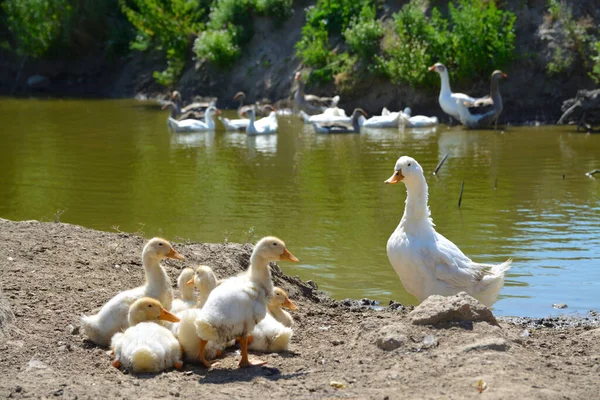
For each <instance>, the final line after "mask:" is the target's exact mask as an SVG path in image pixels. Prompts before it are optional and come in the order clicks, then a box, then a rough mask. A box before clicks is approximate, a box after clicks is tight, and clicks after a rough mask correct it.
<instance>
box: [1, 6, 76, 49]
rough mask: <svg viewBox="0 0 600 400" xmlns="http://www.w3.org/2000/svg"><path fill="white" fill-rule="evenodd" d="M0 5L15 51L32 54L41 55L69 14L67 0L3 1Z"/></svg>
mask: <svg viewBox="0 0 600 400" xmlns="http://www.w3.org/2000/svg"><path fill="white" fill-rule="evenodd" d="M2 8H3V10H4V13H5V14H6V22H7V26H8V29H9V30H10V32H11V33H12V35H13V38H14V41H15V44H16V50H17V51H18V52H19V53H21V54H23V55H29V56H32V57H42V56H45V55H46V54H47V53H48V52H49V50H50V49H51V48H52V46H54V45H55V44H56V42H57V41H58V40H59V38H60V36H61V33H62V24H63V22H64V21H65V20H67V19H68V18H69V16H70V14H71V5H70V4H69V1H68V0H27V1H24V0H5V1H4V2H3V3H2Z"/></svg>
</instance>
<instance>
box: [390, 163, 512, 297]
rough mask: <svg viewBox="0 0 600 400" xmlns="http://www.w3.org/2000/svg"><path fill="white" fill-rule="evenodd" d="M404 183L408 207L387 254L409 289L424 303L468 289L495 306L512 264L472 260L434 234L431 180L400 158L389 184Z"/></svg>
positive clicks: (417, 167)
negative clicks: (481, 262) (427, 179)
mask: <svg viewBox="0 0 600 400" xmlns="http://www.w3.org/2000/svg"><path fill="white" fill-rule="evenodd" d="M400 181H402V182H403V183H404V184H405V185H406V191H407V197H406V207H405V209H404V215H403V216H402V220H401V221H400V224H399V225H398V227H397V228H396V230H395V231H394V233H392V235H391V236H390V238H389V240H388V243H387V254H388V258H389V260H390V263H391V264H392V266H393V267H394V270H396V273H397V274H398V276H399V277H400V280H401V281H402V284H403V285H404V288H405V289H406V291H407V292H409V293H410V294H412V295H413V296H415V297H416V298H417V299H419V301H423V300H425V299H426V298H427V297H429V296H431V295H432V294H438V295H443V296H451V295H454V294H457V293H459V292H463V291H464V292H467V293H468V294H470V295H471V296H473V297H475V298H476V299H478V300H479V301H480V302H482V303H483V304H485V305H486V306H491V305H492V304H493V303H494V302H495V301H496V299H497V297H498V293H499V292H500V289H502V286H503V285H504V275H505V273H506V271H508V269H509V268H510V264H511V260H508V261H506V262H504V263H502V264H498V265H490V264H479V263H476V262H473V261H471V259H470V258H469V257H467V256H466V255H464V254H463V252H462V251H460V249H459V248H458V247H457V246H456V245H455V244H454V243H452V242H451V241H449V240H448V239H446V238H445V237H444V236H442V235H441V234H439V233H437V232H436V231H435V229H434V228H433V226H434V225H433V221H432V220H431V218H430V213H429V207H428V205H427V197H428V189H427V182H426V181H425V177H424V176H423V169H422V168H421V166H420V165H419V163H418V162H417V161H416V160H415V159H413V158H411V157H407V156H403V157H400V158H399V159H398V161H397V162H396V166H395V168H394V174H393V175H392V176H391V177H390V178H389V179H388V180H387V181H385V183H387V184H394V183H398V182H400Z"/></svg>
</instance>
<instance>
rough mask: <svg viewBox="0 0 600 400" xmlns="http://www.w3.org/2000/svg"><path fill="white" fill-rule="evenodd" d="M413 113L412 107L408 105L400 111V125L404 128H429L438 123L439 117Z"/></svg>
mask: <svg viewBox="0 0 600 400" xmlns="http://www.w3.org/2000/svg"><path fill="white" fill-rule="evenodd" d="M411 114H412V110H411V109H410V107H406V108H405V109H404V111H402V112H401V113H400V126H403V127H404V128H427V127H430V126H436V125H437V124H438V118H437V117H427V116H425V115H415V116H411Z"/></svg>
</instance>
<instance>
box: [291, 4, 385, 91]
mask: <svg viewBox="0 0 600 400" xmlns="http://www.w3.org/2000/svg"><path fill="white" fill-rule="evenodd" d="M374 3H375V1H374V0H318V1H317V4H316V5H315V6H313V7H311V8H310V9H309V10H308V11H307V13H306V24H305V25H304V27H302V38H301V39H300V41H299V42H298V43H296V50H297V52H296V54H297V56H298V57H300V58H301V59H302V63H303V64H304V65H305V66H308V67H311V68H312V69H313V70H312V73H311V75H310V77H309V83H327V82H331V81H332V80H333V78H334V75H336V74H337V73H339V72H341V71H349V70H350V69H351V68H352V67H353V65H352V64H353V63H356V57H352V56H350V55H349V54H347V53H345V52H339V53H336V52H334V51H333V50H332V49H331V45H330V38H331V37H336V38H337V37H341V36H342V35H343V32H344V31H346V30H347V29H348V28H349V27H350V24H351V22H352V21H354V20H356V19H357V18H359V15H360V14H361V11H362V10H363V8H367V9H368V8H373V10H374ZM373 12H374V11H373ZM365 14H366V15H370V14H369V11H368V10H367V11H365ZM373 18H374V17H373ZM359 20H360V18H359ZM364 20H365V21H366V20H367V17H366V16H365V17H364ZM350 36H352V33H350ZM353 39H354V37H353Z"/></svg>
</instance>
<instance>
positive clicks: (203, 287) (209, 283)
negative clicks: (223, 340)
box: [174, 265, 223, 361]
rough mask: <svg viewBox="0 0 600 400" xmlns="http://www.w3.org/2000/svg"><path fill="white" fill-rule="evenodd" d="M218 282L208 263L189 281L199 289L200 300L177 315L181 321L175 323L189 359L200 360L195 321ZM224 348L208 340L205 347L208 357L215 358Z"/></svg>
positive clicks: (176, 331) (176, 330) (189, 283)
mask: <svg viewBox="0 0 600 400" xmlns="http://www.w3.org/2000/svg"><path fill="white" fill-rule="evenodd" d="M217 282H218V281H217V277H216V276H215V274H214V272H213V270H212V268H210V267H208V266H206V265H201V266H199V267H198V268H197V269H196V272H195V274H194V276H193V277H192V279H190V280H189V281H188V282H187V285H194V286H195V287H196V288H197V289H198V302H197V304H196V306H195V307H193V308H189V309H187V310H184V311H182V312H181V313H179V314H178V315H177V316H178V317H179V319H180V320H181V321H180V322H179V324H176V325H175V331H174V333H175V335H176V336H177V338H178V339H179V343H180V344H181V347H182V348H183V352H184V354H185V358H186V360H188V361H200V360H199V350H200V338H199V337H198V334H197V332H196V325H195V321H196V319H197V318H199V316H200V314H201V312H202V310H201V308H202V306H203V305H204V303H205V302H206V299H207V298H208V295H210V293H211V292H212V290H213V289H214V288H216V287H217V285H218V283H217ZM222 349H223V346H221V345H218V344H216V343H214V342H208V344H207V346H206V348H205V350H206V356H207V358H209V359H213V358H215V357H216V356H217V355H218V353H219V352H220V351H221V350H222Z"/></svg>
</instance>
